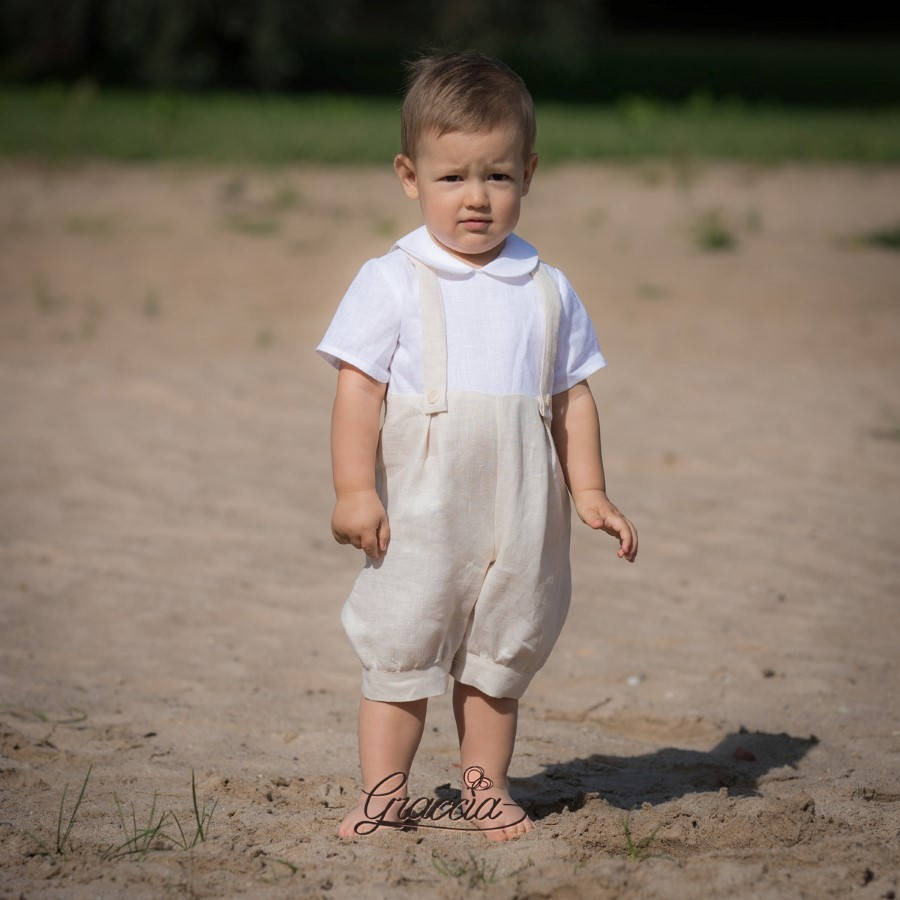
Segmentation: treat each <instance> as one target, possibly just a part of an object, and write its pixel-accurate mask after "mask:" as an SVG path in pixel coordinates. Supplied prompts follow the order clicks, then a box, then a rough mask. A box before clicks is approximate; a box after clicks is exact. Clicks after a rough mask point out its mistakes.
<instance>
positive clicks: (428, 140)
mask: <svg viewBox="0 0 900 900" xmlns="http://www.w3.org/2000/svg"><path fill="white" fill-rule="evenodd" d="M536 165H537V156H535V155H534V154H532V155H531V156H530V157H529V158H528V159H527V160H525V159H523V156H522V137H521V134H520V132H519V129H518V128H517V127H516V126H515V125H512V124H510V125H500V126H498V127H496V128H493V129H492V130H491V131H485V132H477V133H470V132H460V131H452V132H449V133H448V134H444V135H441V136H440V137H438V136H437V135H436V134H434V133H429V134H424V135H422V137H421V138H420V139H419V144H418V147H417V152H416V159H415V161H413V160H412V159H410V158H409V157H408V156H403V155H402V154H400V155H398V156H397V157H396V159H395V160H394V169H395V170H396V172H397V175H398V176H399V177H400V181H401V182H402V184H403V190H404V191H405V192H406V196H407V197H410V198H412V199H418V201H419V206H420V207H421V209H422V217H423V219H424V220H425V225H426V226H427V228H428V231H429V232H430V233H431V236H432V237H433V238H434V239H435V240H436V241H438V243H440V244H441V245H442V246H443V247H444V248H445V249H446V250H447V251H448V252H450V253H452V254H453V255H454V256H456V257H458V258H459V259H461V260H463V261H465V262H467V263H469V264H470V265H473V266H483V265H485V264H486V263H489V262H490V261H491V260H492V259H494V258H495V257H497V256H498V255H499V254H500V251H501V250H502V249H503V242H504V241H505V240H506V238H507V236H508V235H509V234H510V233H511V232H512V231H513V229H514V228H515V227H516V223H517V222H518V221H519V210H520V207H521V203H522V197H524V196H525V194H527V193H528V188H529V186H530V184H531V178H532V176H533V175H534V169H535V166H536Z"/></svg>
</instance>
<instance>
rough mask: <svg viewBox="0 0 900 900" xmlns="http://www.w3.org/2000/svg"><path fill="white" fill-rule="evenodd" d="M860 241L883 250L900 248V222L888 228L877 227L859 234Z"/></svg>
mask: <svg viewBox="0 0 900 900" xmlns="http://www.w3.org/2000/svg"><path fill="white" fill-rule="evenodd" d="M858 240H859V242H860V243H861V244H865V245H866V246H868V247H879V248H881V249H882V250H900V222H897V224H896V225H890V226H888V227H887V228H877V229H875V230H874V231H867V232H865V233H864V234H861V235H860V236H859V239H858Z"/></svg>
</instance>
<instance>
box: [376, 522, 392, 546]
mask: <svg viewBox="0 0 900 900" xmlns="http://www.w3.org/2000/svg"><path fill="white" fill-rule="evenodd" d="M378 537H379V540H378V546H379V548H380V550H381V552H382V553H385V552H387V548H388V544H389V543H390V542H391V526H390V523H389V522H388V520H387V518H386V517H385V518H384V519H382V520H381V523H380V524H379V527H378Z"/></svg>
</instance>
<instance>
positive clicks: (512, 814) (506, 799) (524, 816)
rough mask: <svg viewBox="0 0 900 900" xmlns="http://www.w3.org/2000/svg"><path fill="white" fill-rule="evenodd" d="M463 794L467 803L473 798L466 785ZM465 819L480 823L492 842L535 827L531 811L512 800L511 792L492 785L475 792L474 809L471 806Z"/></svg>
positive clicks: (479, 826)
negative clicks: (528, 811)
mask: <svg viewBox="0 0 900 900" xmlns="http://www.w3.org/2000/svg"><path fill="white" fill-rule="evenodd" d="M462 796H463V799H464V800H465V801H466V802H467V805H468V803H470V802H471V799H472V791H471V789H470V788H468V787H463V788H462ZM466 819H467V821H469V822H471V823H472V824H473V825H476V826H478V828H480V829H481V830H482V831H483V832H484V836H485V837H486V838H487V839H488V840H489V841H508V840H510V839H511V838H517V837H521V836H522V835H523V834H526V833H527V832H529V831H531V830H532V829H533V828H534V822H533V821H532V820H531V818H530V817H529V815H528V813H526V812H525V810H524V809H522V807H521V806H519V804H518V803H516V801H515V800H513V798H512V797H511V796H510V793H509V791H508V790H507V789H506V788H498V787H495V786H493V785H492V786H491V787H490V788H487V789H486V790H476V791H475V806H474V810H472V809H471V808H470V813H469V814H467V815H466Z"/></svg>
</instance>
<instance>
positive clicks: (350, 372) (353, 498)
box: [331, 362, 390, 559]
mask: <svg viewBox="0 0 900 900" xmlns="http://www.w3.org/2000/svg"><path fill="white" fill-rule="evenodd" d="M386 389H387V385H386V384H385V383H384V382H381V381H378V380H376V379H374V378H372V377H371V376H369V375H367V374H366V373H365V372H362V371H360V370H359V369H357V368H356V367H355V366H351V365H350V364H349V363H345V362H342V363H341V368H340V371H339V372H338V384H337V393H336V394H335V398H334V407H333V409H332V413H331V467H332V473H333V476H334V493H335V498H336V499H335V505H334V512H333V514H332V516H331V532H332V534H333V535H334V539H335V540H336V541H337V542H338V543H339V544H352V545H353V546H354V547H357V548H360V549H362V550H365V552H366V555H368V556H370V557H372V558H373V559H379V558H381V557H382V556H383V555H384V553H385V551H386V550H387V547H388V543H389V541H390V526H389V524H388V519H387V513H386V512H385V509H384V506H383V504H382V502H381V499H380V498H379V497H378V494H377V493H376V491H375V451H376V448H377V447H378V432H379V428H380V425H381V404H382V403H383V401H384V394H385V391H386Z"/></svg>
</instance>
